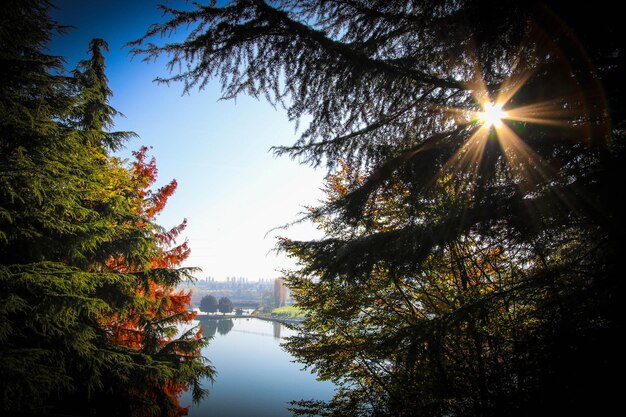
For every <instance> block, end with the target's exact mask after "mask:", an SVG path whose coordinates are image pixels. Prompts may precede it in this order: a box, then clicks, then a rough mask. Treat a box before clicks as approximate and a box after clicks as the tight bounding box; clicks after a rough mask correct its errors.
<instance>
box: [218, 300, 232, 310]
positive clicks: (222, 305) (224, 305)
mask: <svg viewBox="0 0 626 417" xmlns="http://www.w3.org/2000/svg"><path fill="white" fill-rule="evenodd" d="M217 309H218V310H219V311H220V313H222V314H226V313H230V312H232V311H233V302H232V301H230V298H228V297H222V298H220V300H219V301H218V304H217Z"/></svg>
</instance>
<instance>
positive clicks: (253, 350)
mask: <svg viewBox="0 0 626 417" xmlns="http://www.w3.org/2000/svg"><path fill="white" fill-rule="evenodd" d="M202 324H203V326H204V329H205V335H212V334H214V337H213V340H211V342H210V344H209V346H208V347H207V348H206V349H205V350H204V351H203V355H204V356H206V357H207V358H209V359H210V360H211V362H212V363H213V366H214V367H215V368H216V370H217V372H218V374H217V376H216V378H215V382H214V384H213V385H212V386H211V383H210V382H207V385H206V386H205V387H206V388H208V389H209V395H208V396H207V397H206V398H205V399H204V400H203V401H202V402H201V403H200V404H198V405H191V407H190V408H189V416H191V417H194V416H195V417H201V416H202V417H204V416H215V417H246V416H253V417H280V416H291V413H290V412H289V411H288V410H287V407H289V401H293V400H301V399H306V400H309V399H315V400H329V399H330V398H331V397H332V394H333V389H334V385H333V384H332V383H330V382H325V381H317V380H316V378H315V375H313V374H311V373H310V372H309V371H303V370H301V369H302V365H301V364H298V363H294V362H292V361H293V360H294V359H293V357H292V356H291V355H290V354H289V353H287V352H285V351H284V350H283V349H282V348H281V347H280V344H281V342H284V339H283V338H284V337H287V336H290V335H292V334H293V331H292V330H290V329H288V328H287V327H285V326H283V325H282V324H280V323H277V322H269V321H263V320H259V319H254V318H250V319H247V318H240V319H226V320H220V321H217V320H213V321H206V322H203V323H202ZM190 403H191V395H190V394H189V393H187V394H184V395H183V397H182V398H181V405H183V406H187V405H189V404H190Z"/></svg>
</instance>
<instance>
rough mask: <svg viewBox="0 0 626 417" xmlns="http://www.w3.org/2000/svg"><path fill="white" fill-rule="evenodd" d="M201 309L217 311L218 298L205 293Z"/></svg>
mask: <svg viewBox="0 0 626 417" xmlns="http://www.w3.org/2000/svg"><path fill="white" fill-rule="evenodd" d="M200 310H202V311H204V312H205V313H215V312H217V299H216V298H215V297H214V296H212V295H205V296H204V297H202V299H201V300H200Z"/></svg>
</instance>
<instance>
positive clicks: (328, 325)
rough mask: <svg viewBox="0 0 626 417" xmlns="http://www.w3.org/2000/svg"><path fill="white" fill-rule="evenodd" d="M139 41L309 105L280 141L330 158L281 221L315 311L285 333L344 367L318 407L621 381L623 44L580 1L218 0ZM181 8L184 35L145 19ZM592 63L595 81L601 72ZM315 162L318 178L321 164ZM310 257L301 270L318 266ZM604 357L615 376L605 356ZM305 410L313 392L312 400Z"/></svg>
mask: <svg viewBox="0 0 626 417" xmlns="http://www.w3.org/2000/svg"><path fill="white" fill-rule="evenodd" d="M164 11H165V12H167V13H170V15H171V17H172V18H171V20H170V21H169V22H166V23H164V24H157V25H154V26H153V27H152V28H151V30H150V31H149V32H148V33H147V34H146V36H145V37H144V38H142V39H140V40H138V41H137V42H135V46H136V49H135V52H136V53H137V54H143V56H144V57H145V58H146V59H147V60H151V59H153V58H155V57H156V56H158V55H160V54H162V53H167V54H169V57H170V59H171V61H170V65H171V66H170V69H172V70H176V69H179V68H182V70H181V72H179V73H175V74H174V75H172V76H170V77H165V78H162V79H161V81H162V82H166V83H168V82H171V81H182V82H183V83H184V88H185V90H186V91H187V90H189V89H191V88H194V87H196V86H197V87H200V88H202V87H204V86H206V85H207V83H208V82H209V81H210V80H211V79H213V78H219V79H220V80H221V83H222V88H223V92H224V97H225V98H233V97H236V96H237V95H239V94H242V93H244V94H251V95H253V96H264V97H266V98H267V99H268V100H269V101H270V102H272V103H274V104H282V105H284V106H285V107H286V108H287V111H288V114H289V117H290V118H292V119H293V120H299V119H302V118H303V117H304V116H306V118H307V119H308V120H310V124H309V125H308V127H307V128H306V129H305V130H304V133H303V134H302V135H301V137H300V138H299V140H298V141H297V142H296V143H295V144H294V145H293V146H288V147H280V148H278V149H276V152H277V153H278V154H286V155H289V156H291V157H292V158H298V159H300V160H301V161H303V162H304V163H310V164H313V165H320V164H323V163H325V164H326V165H327V167H328V168H329V170H330V172H331V173H337V172H339V173H340V172H341V171H338V170H336V169H337V168H338V169H339V170H341V169H342V166H341V164H342V163H344V164H346V165H347V166H348V167H350V169H351V170H352V172H353V174H352V175H348V176H346V178H345V180H344V179H341V181H339V182H340V183H341V185H342V186H343V187H344V188H345V190H342V191H341V192H340V193H338V194H340V195H337V196H335V197H334V198H331V199H329V201H328V203H327V204H326V205H324V206H323V207H320V208H317V209H315V210H313V211H312V212H311V218H312V219H314V220H317V221H320V222H321V223H320V224H321V225H322V226H323V227H324V228H325V230H326V232H327V238H326V239H323V240H320V241H311V242H293V241H289V240H287V239H285V240H283V241H282V244H281V245H282V247H283V248H284V249H285V250H287V251H288V252H289V253H291V254H292V255H294V256H296V257H297V258H298V259H299V261H300V264H301V269H300V270H298V271H296V272H293V273H291V274H290V275H291V278H290V283H291V285H292V287H293V289H294V294H295V297H296V298H297V300H298V301H299V303H300V304H301V305H302V306H303V307H304V308H305V309H306V310H307V311H309V312H310V313H309V318H308V319H307V321H306V322H305V327H304V329H305V330H304V332H303V333H302V335H301V336H299V337H296V338H294V339H292V340H291V341H290V342H289V344H288V346H289V349H290V350H291V351H292V352H293V353H295V354H296V355H297V356H298V357H299V358H300V359H302V360H303V361H304V362H305V363H306V364H308V365H310V366H312V367H313V368H314V370H316V371H317V372H318V373H320V375H322V377H324V378H328V379H332V380H334V381H335V382H337V383H339V384H340V385H341V389H340V390H339V391H338V394H337V396H336V397H335V399H334V400H333V401H331V402H330V403H328V404H322V403H315V402H313V403H307V402H303V403H300V404H299V406H301V409H300V411H299V412H303V413H306V412H307V411H310V410H312V411H317V412H319V411H323V412H327V413H330V414H329V415H337V416H341V415H377V416H379V415H394V416H398V415H433V416H444V415H445V416H450V415H463V416H467V415H475V416H485V415H537V414H539V415H542V414H550V413H552V414H556V413H558V414H572V415H578V414H579V413H582V412H591V413H596V414H597V413H600V414H602V412H604V411H607V410H608V409H610V406H611V405H615V402H616V399H617V398H619V395H618V394H617V391H616V388H615V386H614V385H612V383H611V382H608V381H611V380H612V378H619V377H620V376H621V372H622V370H623V359H622V357H623V355H622V354H621V353H620V352H619V350H618V348H617V346H619V344H618V343H616V342H615V337H616V335H617V334H619V333H620V332H621V329H623V320H622V316H623V314H621V312H620V306H621V304H623V302H622V294H624V291H623V280H621V279H620V274H619V272H618V265H619V262H618V256H619V255H618V254H619V250H618V249H617V248H619V247H620V243H621V239H622V237H623V235H624V230H625V229H624V220H623V219H624V216H623V215H621V213H623V211H624V207H623V203H621V202H620V198H621V197H623V196H624V195H623V194H624V191H623V190H624V188H623V187H622V186H621V185H620V184H619V182H618V180H617V178H620V177H621V176H623V171H622V169H623V168H621V166H623V160H624V152H623V140H624V137H623V136H624V135H623V133H624V105H623V100H622V95H623V93H624V88H623V86H624V84H623V79H621V78H620V76H619V74H620V71H623V67H624V63H623V53H622V52H623V51H622V49H623V48H622V45H621V44H620V43H619V39H620V38H621V34H620V31H619V30H618V29H619V27H621V26H620V23H621V22H620V21H619V18H618V17H616V16H615V15H614V14H613V15H611V13H610V12H607V11H606V10H604V9H602V8H601V7H596V8H593V9H590V10H588V11H589V13H588V14H587V13H585V15H584V16H582V15H581V14H577V13H576V11H575V10H574V8H571V6H570V8H565V7H556V6H555V5H553V6H552V7H548V6H546V5H543V4H541V3H540V2H522V3H520V2H509V1H503V2H496V3H494V2H485V1H448V0H433V1H421V2H411V1H407V2H372V1H351V0H350V1H348V0H346V1H343V0H340V1H334V2H326V1H316V0H310V1H297V2H296V1H289V0H285V1H280V2H273V3H271V4H270V3H268V2H264V1H261V0H247V1H244V0H241V1H232V2H229V3H227V4H226V5H224V6H221V7H218V6H216V5H215V4H214V3H212V4H210V5H208V6H198V7H197V8H196V9H195V10H191V11H178V10H172V9H169V8H166V7H164ZM184 25H190V26H192V27H194V28H195V29H194V30H192V31H191V32H190V35H189V36H188V38H187V40H186V41H185V42H179V43H167V42H165V43H164V44H156V43H149V40H150V39H152V38H153V37H155V36H156V35H167V34H168V33H171V32H172V31H173V30H174V29H176V28H178V27H180V26H184ZM603 84H604V88H603ZM331 180H333V179H332V178H331ZM309 277H316V278H317V279H316V280H314V281H311V280H309V279H308V278H309ZM609 376H610V377H609ZM307 409H309V410H307Z"/></svg>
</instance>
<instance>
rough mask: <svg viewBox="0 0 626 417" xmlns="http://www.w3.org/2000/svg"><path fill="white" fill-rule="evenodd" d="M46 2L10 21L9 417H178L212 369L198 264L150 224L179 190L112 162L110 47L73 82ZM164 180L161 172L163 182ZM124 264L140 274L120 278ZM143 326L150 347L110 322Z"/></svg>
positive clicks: (2, 282)
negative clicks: (193, 279) (193, 301)
mask: <svg viewBox="0 0 626 417" xmlns="http://www.w3.org/2000/svg"><path fill="white" fill-rule="evenodd" d="M49 6H50V5H49V3H47V2H39V1H32V2H30V1H22V2H15V4H11V5H6V7H3V8H2V11H0V13H1V14H0V16H1V19H0V22H1V26H0V30H1V33H2V36H1V37H0V43H1V44H0V46H1V48H0V50H1V51H2V53H1V56H0V59H1V60H2V62H1V64H2V65H1V67H2V69H1V70H0V71H2V86H1V91H0V102H1V105H2V109H3V111H2V115H1V116H0V117H1V122H0V149H1V152H0V195H1V199H0V201H1V203H0V303H1V304H2V305H1V307H0V316H1V320H0V322H1V323H2V324H1V325H0V357H1V358H2V360H1V361H0V409H1V410H2V411H3V412H13V413H26V414H35V415H39V414H42V415H44V414H47V413H63V414H77V415H85V414H95V415H111V414H119V415H180V414H181V413H182V412H184V410H183V409H181V408H180V406H179V405H178V402H177V395H178V394H180V392H181V391H182V390H183V389H186V388H187V387H191V388H192V389H193V395H194V398H196V399H198V398H199V396H201V395H202V394H203V389H202V388H201V386H200V384H199V383H200V380H201V378H203V377H210V376H211V375H212V373H213V371H212V368H211V367H210V366H208V365H207V364H206V363H205V360H204V359H203V358H202V357H201V356H200V349H201V348H202V347H203V346H204V345H205V344H206V340H205V339H203V338H202V337H201V335H200V333H199V331H198V329H190V330H189V331H188V332H187V333H185V334H183V335H182V336H179V337H176V325H177V324H179V323H187V322H189V320H190V319H191V315H190V314H189V313H188V312H187V309H186V307H187V306H188V304H189V294H183V293H174V292H173V287H174V286H175V285H176V284H177V283H178V282H180V280H181V279H183V278H184V277H185V276H186V274H187V272H188V271H186V270H185V269H180V270H177V269H173V268H174V267H176V266H177V265H178V264H177V262H180V261H182V259H184V257H185V256H186V255H188V248H187V245H186V243H183V244H182V245H178V246H176V245H175V242H174V241H175V238H176V236H177V234H178V233H179V232H180V230H182V229H183V228H184V223H183V225H181V226H179V227H178V228H175V230H173V231H166V230H163V229H162V228H160V227H159V226H158V225H157V224H156V223H154V222H153V220H154V215H156V213H157V212H158V211H160V210H161V209H162V207H163V205H164V204H165V202H166V201H167V196H168V195H169V194H171V193H172V192H173V190H174V189H175V183H172V184H170V185H168V186H166V187H165V189H164V190H160V191H157V192H154V193H152V194H151V193H150V192H146V190H145V188H146V187H147V186H149V185H151V182H149V183H147V185H146V184H143V183H138V182H137V181H136V179H135V178H134V177H133V175H134V173H135V172H136V171H135V170H134V169H133V167H127V166H126V165H125V164H124V163H122V162H121V161H119V160H117V159H116V158H112V157H110V156H109V154H108V150H110V149H113V148H116V147H118V146H120V145H121V143H122V141H123V140H124V139H125V138H128V137H130V134H128V133H111V132H109V129H110V128H112V124H111V122H112V117H113V115H114V114H115V110H114V109H112V108H111V107H110V106H108V99H109V96H110V91H109V90H108V87H107V84H106V77H105V76H104V62H103V57H102V54H101V48H105V47H106V44H105V43H104V42H103V41H99V40H96V41H94V42H92V44H91V46H90V49H91V56H90V59H88V60H86V61H83V62H81V64H80V66H79V68H78V69H77V70H76V71H75V72H74V74H73V75H74V77H70V76H66V75H64V74H65V72H64V69H63V67H62V65H61V59H60V58H57V57H51V56H48V55H45V54H44V53H42V52H41V51H42V50H43V49H44V48H45V46H46V43H47V41H48V40H49V37H50V34H51V33H52V31H53V30H57V29H59V28H58V25H56V23H54V22H53V21H51V20H50V18H49V17H48V15H47V12H48V8H49ZM155 170H156V167H154V170H153V171H154V172H153V174H155ZM120 258H122V259H124V262H125V263H126V265H132V268H129V269H127V270H124V271H122V270H120V269H116V268H113V267H111V264H110V263H111V262H112V260H118V259H120ZM137 316H139V320H140V326H138V327H137V328H136V330H137V331H138V332H140V333H141V340H142V344H141V346H133V345H131V344H129V343H123V342H122V341H120V340H119V339H117V338H116V333H115V331H113V329H112V326H111V323H112V321H115V320H119V319H120V318H123V320H124V321H125V322H129V321H132V320H135V317H137Z"/></svg>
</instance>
